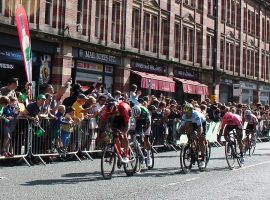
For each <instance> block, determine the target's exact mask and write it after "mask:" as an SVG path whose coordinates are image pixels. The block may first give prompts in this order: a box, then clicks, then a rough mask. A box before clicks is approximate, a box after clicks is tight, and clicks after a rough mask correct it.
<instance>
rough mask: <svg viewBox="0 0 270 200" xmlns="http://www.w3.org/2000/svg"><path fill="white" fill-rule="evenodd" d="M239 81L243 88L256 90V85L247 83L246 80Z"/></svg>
mask: <svg viewBox="0 0 270 200" xmlns="http://www.w3.org/2000/svg"><path fill="white" fill-rule="evenodd" d="M239 83H240V85H241V87H242V88H244V89H248V90H257V85H256V84H254V83H248V82H244V81H240V82H239Z"/></svg>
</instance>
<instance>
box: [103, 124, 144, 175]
mask: <svg viewBox="0 0 270 200" xmlns="http://www.w3.org/2000/svg"><path fill="white" fill-rule="evenodd" d="M107 135H108V137H109V138H110V143H109V144H107V145H106V146H105V148H104V150H103V153H102V158H101V174H102V176H103V178H104V179H111V178H112V175H113V173H114V171H115V165H116V163H117V167H118V168H119V169H120V168H121V167H122V166H123V167H124V171H125V173H126V174H127V176H132V175H133V174H134V173H136V170H137V165H138V160H139V155H138V147H137V145H136V143H134V142H131V143H129V147H128V156H129V162H128V163H123V162H121V160H122V155H123V148H122V147H121V145H118V144H116V143H115V137H116V136H117V137H119V138H120V141H122V133H121V131H120V130H117V129H113V131H111V132H107Z"/></svg>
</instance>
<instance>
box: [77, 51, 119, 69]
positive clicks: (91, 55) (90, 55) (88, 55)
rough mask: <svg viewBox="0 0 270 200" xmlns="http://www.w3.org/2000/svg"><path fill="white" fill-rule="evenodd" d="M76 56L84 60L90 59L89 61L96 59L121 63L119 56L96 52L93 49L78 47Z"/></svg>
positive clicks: (116, 63) (103, 61) (110, 62)
mask: <svg viewBox="0 0 270 200" xmlns="http://www.w3.org/2000/svg"><path fill="white" fill-rule="evenodd" d="M78 56H79V58H82V59H85V60H91V61H97V62H102V63H108V64H115V65H120V64H121V58H119V57H116V56H111V55H108V54H104V53H98V52H94V51H87V50H83V49H80V50H79V55H78Z"/></svg>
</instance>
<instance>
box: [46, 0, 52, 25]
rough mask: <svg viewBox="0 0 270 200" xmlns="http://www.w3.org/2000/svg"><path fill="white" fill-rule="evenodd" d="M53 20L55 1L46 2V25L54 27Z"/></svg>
mask: <svg viewBox="0 0 270 200" xmlns="http://www.w3.org/2000/svg"><path fill="white" fill-rule="evenodd" d="M52 19H53V0H46V7H45V24H48V25H52Z"/></svg>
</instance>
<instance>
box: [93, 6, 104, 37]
mask: <svg viewBox="0 0 270 200" xmlns="http://www.w3.org/2000/svg"><path fill="white" fill-rule="evenodd" d="M105 4H106V1H96V15H95V36H96V37H97V38H99V39H104V35H105V23H106V22H105V17H106V15H105Z"/></svg>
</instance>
